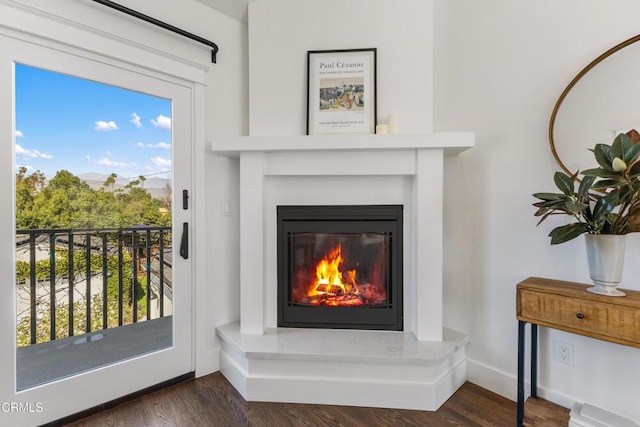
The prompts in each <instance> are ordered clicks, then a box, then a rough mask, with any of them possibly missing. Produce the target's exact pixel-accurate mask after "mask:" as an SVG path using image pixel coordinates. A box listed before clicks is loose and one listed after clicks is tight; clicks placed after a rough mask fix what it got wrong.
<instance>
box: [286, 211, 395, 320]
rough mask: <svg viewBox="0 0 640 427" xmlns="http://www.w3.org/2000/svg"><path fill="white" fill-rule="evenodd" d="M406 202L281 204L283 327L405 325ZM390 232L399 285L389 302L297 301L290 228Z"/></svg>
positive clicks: (391, 264) (390, 269)
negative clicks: (378, 304)
mask: <svg viewBox="0 0 640 427" xmlns="http://www.w3.org/2000/svg"><path fill="white" fill-rule="evenodd" d="M402 217H403V206H402V205H322V206H277V259H278V266H277V267H278V326H279V327H302V328H305V327H308V328H331V329H371V330H392V331H402V330H403V309H402V299H403V289H402V288H403V281H402V268H403V261H402V247H403V246H402V238H403V236H402V234H403V228H402ZM300 231H305V232H314V233H350V232H362V233H366V232H385V233H389V243H388V244H389V251H388V257H389V265H388V269H387V277H388V279H387V280H389V281H390V283H392V284H393V285H392V286H391V292H390V293H389V294H388V297H387V299H388V304H387V305H386V306H383V307H326V306H305V305H296V304H293V303H292V302H291V286H292V281H291V277H292V275H293V271H291V269H290V268H287V264H288V258H289V256H290V254H289V247H290V245H289V242H288V238H289V233H291V232H300Z"/></svg>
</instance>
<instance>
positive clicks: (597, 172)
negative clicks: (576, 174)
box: [582, 167, 622, 178]
mask: <svg viewBox="0 0 640 427" xmlns="http://www.w3.org/2000/svg"><path fill="white" fill-rule="evenodd" d="M582 174H583V175H584V176H599V177H600V178H619V177H620V175H622V173H621V172H616V171H614V170H613V169H611V167H609V169H604V168H594V169H587V170H583V171H582Z"/></svg>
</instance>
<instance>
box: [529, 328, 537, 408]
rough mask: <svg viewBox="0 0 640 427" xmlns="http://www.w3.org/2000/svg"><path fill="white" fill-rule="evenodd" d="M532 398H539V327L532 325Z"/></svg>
mask: <svg viewBox="0 0 640 427" xmlns="http://www.w3.org/2000/svg"><path fill="white" fill-rule="evenodd" d="M531 397H538V325H536V324H535V323H532V324H531Z"/></svg>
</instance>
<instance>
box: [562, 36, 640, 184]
mask: <svg viewBox="0 0 640 427" xmlns="http://www.w3.org/2000/svg"><path fill="white" fill-rule="evenodd" d="M637 41H640V34H639V35H637V36H635V37H632V38H630V39H629V40H625V41H624V42H622V43H620V44H618V45H616V46H614V47H612V48H611V49H609V50H608V51H606V52H605V53H603V54H602V55H600V56H598V57H597V58H596V59H594V60H593V61H591V63H589V65H587V66H586V67H585V68H584V69H583V70H582V71H580V72H579V73H578V75H576V76H575V77H574V79H573V80H572V81H571V83H569V85H568V86H567V88H566V89H565V90H564V91H563V92H562V94H561V95H560V98H559V99H558V101H557V102H556V105H555V107H554V108H553V112H552V114H551V119H550V121H549V144H550V145H551V152H552V153H553V157H554V158H555V159H556V161H557V162H558V164H559V165H560V167H561V168H562V169H563V170H564V171H565V172H566V173H567V174H569V175H572V174H574V173H576V172H577V171H582V170H585V169H590V168H593V167H596V166H597V165H596V164H595V163H594V162H595V161H594V159H593V153H592V152H591V151H589V149H592V148H593V147H594V146H595V145H596V144H597V143H606V144H611V142H612V141H613V139H614V138H615V136H616V135H618V134H619V133H627V132H629V131H631V130H634V129H640V43H637V44H635V43H636V42H637ZM561 107H562V108H561ZM636 134H637V132H636ZM638 136H639V137H640V135H638ZM632 139H633V138H632Z"/></svg>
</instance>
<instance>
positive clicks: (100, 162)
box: [85, 154, 136, 169]
mask: <svg viewBox="0 0 640 427" xmlns="http://www.w3.org/2000/svg"><path fill="white" fill-rule="evenodd" d="M85 158H86V159H87V161H88V162H90V163H94V164H96V165H100V166H108V167H116V168H124V169H127V168H132V167H135V166H136V164H135V163H125V162H116V161H113V160H111V159H108V158H106V157H101V158H99V159H92V158H91V156H89V155H88V154H87V155H86V156H85Z"/></svg>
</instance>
